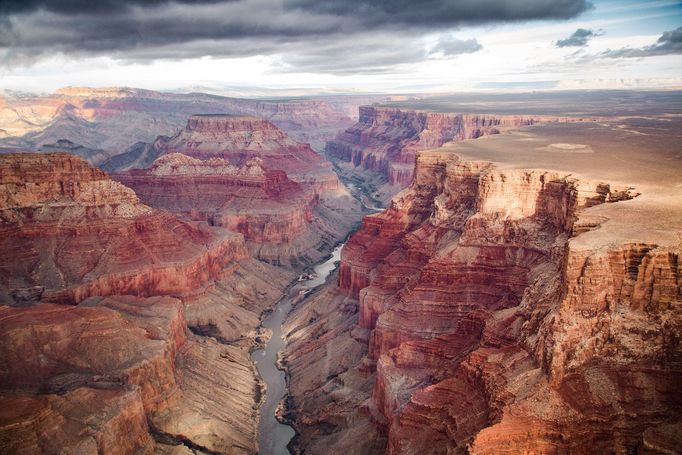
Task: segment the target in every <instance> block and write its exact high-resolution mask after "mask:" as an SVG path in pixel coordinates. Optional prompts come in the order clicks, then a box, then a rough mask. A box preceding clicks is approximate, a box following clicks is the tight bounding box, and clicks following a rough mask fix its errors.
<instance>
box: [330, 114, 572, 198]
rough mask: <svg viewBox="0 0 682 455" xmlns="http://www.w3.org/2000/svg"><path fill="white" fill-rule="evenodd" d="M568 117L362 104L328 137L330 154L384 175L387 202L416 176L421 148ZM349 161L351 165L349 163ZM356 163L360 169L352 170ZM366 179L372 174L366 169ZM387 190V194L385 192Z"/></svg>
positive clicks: (342, 161) (382, 195)
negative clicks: (353, 120) (351, 121)
mask: <svg viewBox="0 0 682 455" xmlns="http://www.w3.org/2000/svg"><path fill="white" fill-rule="evenodd" d="M559 120H561V121H568V120H569V119H560V118H549V117H545V116H512V115H482V114H454V113H435V112H424V111H413V110H403V109H398V108H390V107H376V106H361V107H360V109H359V119H358V122H357V123H356V124H355V125H353V126H352V127H350V128H348V129H346V130H345V131H344V132H342V133H339V134H338V136H337V137H336V138H335V139H334V140H331V141H328V142H327V145H326V147H325V153H326V154H327V156H328V157H329V158H330V159H332V160H334V161H336V162H338V163H341V164H344V163H348V164H344V169H346V172H349V173H350V176H349V177H351V178H352V176H353V175H354V174H356V173H357V172H358V171H359V170H360V169H364V170H368V171H371V173H370V175H371V174H372V173H373V174H378V175H380V176H381V180H382V181H383V184H385V185H386V186H387V187H388V188H385V189H383V190H381V189H379V195H380V196H379V198H378V199H382V200H384V202H386V201H387V200H388V199H390V197H392V196H393V195H394V194H395V193H396V192H397V191H398V190H399V189H402V188H404V187H406V186H408V185H409V184H410V182H411V181H412V176H413V170H414V163H415V156H416V153H417V152H418V151H419V150H427V149H435V148H438V147H440V146H441V145H443V144H444V143H446V142H450V141H463V140H466V139H476V138H478V137H481V136H486V135H493V134H499V133H501V132H504V131H506V130H508V129H510V128H519V127H522V126H528V125H534V124H536V123H540V122H547V121H559ZM349 166H350V167H349ZM353 167H354V168H356V169H355V170H353ZM363 179H364V180H367V176H366V175H365V174H363ZM384 192H385V193H386V194H382V193H384Z"/></svg>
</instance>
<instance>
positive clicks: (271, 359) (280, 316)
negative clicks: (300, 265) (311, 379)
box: [251, 244, 343, 455]
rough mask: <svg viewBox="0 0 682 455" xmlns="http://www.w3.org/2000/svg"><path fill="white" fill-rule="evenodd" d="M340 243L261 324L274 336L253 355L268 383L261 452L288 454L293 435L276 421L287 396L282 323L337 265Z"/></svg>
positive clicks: (260, 429)
mask: <svg viewBox="0 0 682 455" xmlns="http://www.w3.org/2000/svg"><path fill="white" fill-rule="evenodd" d="M341 248H343V244H339V245H338V246H337V247H336V248H335V249H334V251H333V252H332V255H331V257H329V258H328V259H326V260H324V261H322V262H320V263H318V264H316V265H315V266H314V267H313V271H314V272H313V273H312V274H310V275H307V276H304V277H305V278H306V279H303V280H301V281H300V282H298V283H296V284H295V285H294V286H291V287H290V288H289V290H288V292H287V294H286V295H285V296H284V297H283V298H282V299H281V300H280V301H279V302H277V305H275V308H274V310H273V311H272V312H271V313H270V314H268V315H267V316H266V317H265V319H264V320H263V323H262V324H261V327H262V328H263V329H270V330H271V331H272V336H271V338H270V340H269V341H268V342H267V344H266V345H265V349H258V350H256V351H254V352H253V353H252V354H251V360H252V361H253V363H254V364H255V365H256V368H257V370H258V374H260V377H261V378H262V380H263V381H264V382H265V384H266V398H265V401H264V402H263V403H262V405H261V407H260V420H259V424H258V447H259V454H260V455H287V454H289V453H290V452H289V450H288V449H287V444H288V443H289V441H290V440H291V438H293V437H294V434H295V432H294V429H293V428H292V427H291V426H289V425H285V424H282V423H280V422H279V421H278V420H277V408H278V406H279V405H280V403H281V401H282V398H284V396H285V395H286V390H287V382H286V373H285V372H284V371H283V370H281V369H280V367H279V365H278V354H279V353H280V351H282V350H283V349H284V346H285V341H284V338H283V337H282V323H283V322H284V320H285V319H286V317H287V314H289V311H290V310H291V308H292V305H293V302H294V301H295V300H296V299H297V298H299V297H300V295H301V293H305V292H307V291H308V290H310V289H313V288H315V287H317V286H319V285H321V284H323V283H324V282H325V280H326V279H327V277H328V276H329V274H330V273H331V272H333V271H334V269H335V268H336V266H337V264H338V262H339V260H340V258H341Z"/></svg>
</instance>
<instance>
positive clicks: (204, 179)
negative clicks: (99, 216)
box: [112, 115, 361, 268]
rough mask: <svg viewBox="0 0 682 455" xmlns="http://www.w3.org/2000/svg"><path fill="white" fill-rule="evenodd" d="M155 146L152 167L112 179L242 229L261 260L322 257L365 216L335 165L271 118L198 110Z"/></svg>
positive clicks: (185, 211) (162, 203) (287, 262)
mask: <svg viewBox="0 0 682 455" xmlns="http://www.w3.org/2000/svg"><path fill="white" fill-rule="evenodd" d="M150 147H151V148H150V149H149V150H148V151H150V154H149V155H148V156H147V158H145V160H148V159H153V158H155V157H158V158H155V161H153V162H151V164H150V166H149V169H142V170H141V169H130V170H128V171H125V172H118V173H115V174H112V176H113V178H114V179H116V180H118V181H120V182H122V183H124V184H125V185H127V186H129V187H131V188H133V189H134V190H135V192H136V193H137V194H138V195H139V197H140V198H141V199H142V200H143V201H144V202H145V203H146V204H148V205H150V206H152V207H155V208H161V209H164V210H169V211H172V212H175V213H177V214H180V215H182V216H184V217H188V218H189V219H193V220H204V221H208V222H209V223H210V224H212V225H216V226H224V227H227V228H228V229H230V230H231V231H233V232H238V233H241V234H243V235H244V236H245V238H246V240H247V245H248V247H249V249H250V251H251V252H252V254H253V255H254V256H255V257H257V258H258V259H261V260H265V261H268V262H271V263H273V264H278V265H284V266H291V267H294V268H296V267H299V268H300V266H304V265H306V264H307V265H309V264H311V263H314V262H317V261H318V260H320V259H321V258H322V257H323V256H324V255H325V254H326V252H328V251H331V248H332V247H333V245H334V244H335V243H336V242H338V240H340V239H341V238H343V237H344V236H345V235H346V233H347V232H348V231H349V230H350V229H351V227H352V226H353V224H354V223H356V222H357V221H358V220H359V218H360V210H361V208H360V206H359V204H358V203H357V202H356V201H355V200H354V199H353V198H352V197H351V196H350V194H349V193H348V192H347V191H346V189H345V188H344V187H343V185H341V184H340V182H339V180H338V178H337V176H336V174H335V173H334V171H333V170H332V168H331V164H330V163H329V162H328V161H326V160H325V159H324V158H323V157H322V156H320V155H319V154H317V153H316V152H314V151H313V150H312V149H311V148H310V146H308V145H307V144H301V143H298V142H296V141H294V140H292V139H291V138H290V137H289V136H288V135H287V134H286V133H284V132H283V131H281V130H280V129H278V128H277V127H275V126H274V125H273V124H272V123H270V122H268V121H266V120H263V119H259V118H254V117H245V116H234V115H195V116H191V117H190V118H189V119H188V121H187V126H186V128H185V129H184V130H183V131H181V132H180V133H178V134H177V135H176V136H175V137H173V138H163V137H161V138H159V139H157V141H155V142H154V144H152V145H151V146H150ZM138 158H139V157H138ZM143 161H144V160H143ZM136 162H138V163H140V162H141V161H139V160H138V161H136ZM145 162H146V161H145Z"/></svg>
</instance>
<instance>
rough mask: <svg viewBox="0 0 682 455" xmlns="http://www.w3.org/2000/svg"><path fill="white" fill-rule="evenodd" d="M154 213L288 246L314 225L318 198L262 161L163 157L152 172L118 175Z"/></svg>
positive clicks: (130, 172)
mask: <svg viewBox="0 0 682 455" xmlns="http://www.w3.org/2000/svg"><path fill="white" fill-rule="evenodd" d="M113 178H114V179H116V180H117V181H119V182H121V183H123V184H124V185H126V186H129V187H130V188H132V189H134V190H135V192H136V194H137V195H138V196H139V197H140V199H141V200H142V201H143V202H144V203H146V204H148V205H150V206H152V207H155V208H159V209H164V210H168V211H172V212H175V213H179V214H182V215H185V216H187V217H189V218H191V219H195V220H205V221H208V222H209V223H210V224H211V225H216V226H224V227H227V228H228V229H230V230H231V231H234V232H239V233H241V234H243V235H244V238H245V239H246V240H247V241H252V242H255V243H258V244H261V243H265V242H271V243H278V244H282V243H287V242H288V241H289V240H290V239H291V238H293V237H296V236H298V235H299V234H300V233H301V232H302V231H303V230H304V229H306V225H307V224H309V223H310V222H312V210H313V207H314V205H315V204H316V202H317V199H316V197H315V195H314V194H311V193H310V192H306V191H305V190H304V189H303V187H302V186H301V185H300V184H298V183H295V182H293V181H291V180H289V178H288V177H287V175H286V174H285V173H284V172H283V171H271V170H266V169H265V168H264V167H263V164H262V160H260V158H252V159H251V160H250V161H248V162H246V163H245V164H244V165H243V166H241V167H237V166H234V165H232V164H230V163H229V162H228V161H226V160H224V159H222V158H211V159H208V160H199V159H196V158H191V157H189V156H187V155H182V154H180V153H171V154H169V155H163V156H161V157H160V158H159V159H157V160H156V161H155V162H154V164H153V165H152V166H151V167H150V168H149V169H144V170H142V169H140V170H131V171H128V172H126V173H121V174H115V175H114V176H113Z"/></svg>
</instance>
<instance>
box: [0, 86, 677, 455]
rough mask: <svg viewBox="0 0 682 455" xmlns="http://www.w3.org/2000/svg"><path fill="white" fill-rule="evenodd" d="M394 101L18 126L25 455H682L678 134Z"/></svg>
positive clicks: (71, 112) (7, 434)
mask: <svg viewBox="0 0 682 455" xmlns="http://www.w3.org/2000/svg"><path fill="white" fill-rule="evenodd" d="M386 99H387V97H379V96H376V97H375V96H349V97H342V96H339V97H319V98H307V99H301V100H298V99H295V100H288V101H287V100H283V101H281V102H280V101H260V100H242V99H234V98H226V97H218V96H213V95H204V94H167V93H161V92H153V91H145V90H138V89H124V88H120V89H119V88H111V89H85V88H68V89H63V90H61V91H59V92H57V93H56V94H53V95H48V96H44V97H20V96H17V97H5V98H3V99H2V101H1V102H2V104H0V129H1V131H2V134H3V136H4V137H2V138H1V139H0V147H2V148H3V149H2V153H0V232H1V235H0V254H2V258H3V260H2V261H1V262H0V333H1V334H2V336H1V338H0V452H3V453H17V454H32V453H73V454H90V453H92V454H95V453H97V454H169V455H170V454H172V455H182V454H192V453H194V454H218V453H224V454H256V453H261V454H263V455H265V454H270V453H273V454H282V453H292V454H344V455H346V454H388V455H397V454H465V453H469V454H519V453H528V454H531V453H533V454H564V453H571V454H573V453H575V454H583V453H585V454H587V453H622V454H633V453H637V454H672V453H679V452H680V451H681V450H682V436H681V435H682V412H681V411H680V409H682V403H680V392H681V390H680V385H679V382H680V381H679V378H680V376H681V375H682V346H681V345H680V338H681V337H682V312H681V311H680V308H681V305H682V263H681V262H680V260H679V257H680V250H681V249H682V186H681V184H680V181H679V175H682V161H680V155H679V143H680V142H679V141H680V131H682V129H681V128H680V118H679V116H666V115H665V112H663V113H661V114H660V115H659V117H657V118H655V119H648V120H646V119H643V117H632V118H623V117H606V116H603V115H599V116H598V115H590V116H587V115H580V116H578V115H570V116H569V115H566V116H562V115H556V114H555V113H554V112H549V113H548V114H547V115H544V114H541V113H538V114H535V113H526V112H520V113H509V112H507V111H505V110H504V109H502V108H501V109H500V112H501V113H500V114H496V113H495V112H496V111H495V110H490V111H489V113H477V112H475V113H471V112H467V111H464V110H460V111H449V112H435V111H429V110H427V109H415V108H412V107H396V106H393V105H391V106H386V105H378V104H372V103H375V102H383V101H385V100H386ZM411 102H412V103H416V102H417V101H415V100H411ZM666 112H667V111H666ZM356 119H357V122H356ZM654 134H656V140H652V136H653V135H654ZM380 208H381V210H380ZM279 392H281V394H280V393H279ZM279 395H283V400H282V402H281V403H279V402H278V401H279ZM275 398H276V399H275ZM292 434H293V439H291V440H289V439H290V438H291V436H292Z"/></svg>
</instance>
